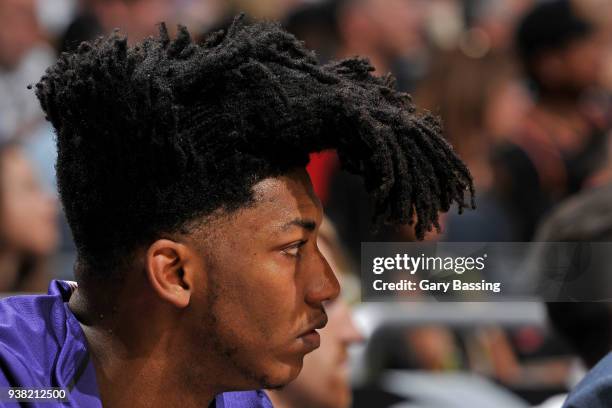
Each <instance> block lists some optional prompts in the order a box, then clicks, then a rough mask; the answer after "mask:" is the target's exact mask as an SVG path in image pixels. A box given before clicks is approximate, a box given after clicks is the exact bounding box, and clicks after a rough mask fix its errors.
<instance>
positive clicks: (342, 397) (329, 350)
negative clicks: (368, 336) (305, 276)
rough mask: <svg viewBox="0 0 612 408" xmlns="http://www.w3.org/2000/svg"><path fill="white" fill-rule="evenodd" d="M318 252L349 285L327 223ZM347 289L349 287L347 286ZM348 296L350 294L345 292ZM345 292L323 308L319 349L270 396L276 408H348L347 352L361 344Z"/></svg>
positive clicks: (332, 232) (348, 275) (343, 259)
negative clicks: (324, 322) (293, 377)
mask: <svg viewBox="0 0 612 408" xmlns="http://www.w3.org/2000/svg"><path fill="white" fill-rule="evenodd" d="M318 244H319V248H320V250H321V253H322V254H323V255H324V256H325V259H327V261H328V262H329V264H330V266H331V268H332V269H333V270H334V272H335V273H336V276H337V277H338V279H339V280H340V283H341V284H343V285H344V283H346V282H350V278H351V275H350V274H348V272H349V271H348V268H349V266H348V261H347V259H346V257H345V255H344V254H343V252H342V249H341V247H340V242H339V241H338V237H337V235H336V232H335V230H334V227H333V225H332V224H331V223H330V222H329V220H327V219H326V220H324V221H323V223H322V224H321V228H320V230H319V238H318ZM349 287H350V286H349ZM349 293H350V292H349ZM346 295H347V292H346V291H344V288H343V296H340V297H338V298H337V299H335V300H334V301H332V302H330V303H328V304H326V306H325V309H326V311H327V315H328V317H329V321H328V324H327V326H326V327H325V328H324V329H322V330H320V333H321V346H320V347H319V349H317V350H315V351H314V352H312V353H310V354H309V355H307V356H306V357H305V358H304V366H303V368H302V371H301V372H300V375H299V376H298V378H297V379H296V380H294V381H293V382H292V383H290V384H289V385H288V386H286V387H285V388H283V389H282V390H281V391H273V392H270V393H269V395H270V398H271V400H272V402H273V403H274V407H276V408H348V407H349V406H351V387H350V383H349V372H348V353H347V348H348V347H349V346H350V345H351V344H353V343H356V342H359V341H361V340H362V337H361V334H360V333H359V331H358V330H357V328H356V327H355V325H354V323H353V320H352V317H351V310H350V308H349V306H348V303H347V298H346Z"/></svg>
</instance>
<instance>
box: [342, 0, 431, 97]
mask: <svg viewBox="0 0 612 408" xmlns="http://www.w3.org/2000/svg"><path fill="white" fill-rule="evenodd" d="M426 12H427V2H426V1H424V0H345V1H343V2H342V3H341V5H340V9H339V13H338V31H339V35H340V41H341V46H340V49H339V50H338V55H337V56H338V57H352V56H355V55H363V56H366V57H367V58H368V59H369V60H370V62H371V63H372V65H373V66H374V67H375V68H376V72H377V73H378V74H379V75H384V74H386V73H387V72H392V73H393V74H394V75H395V77H396V78H397V85H398V88H399V89H400V90H404V91H411V90H413V89H414V86H415V81H416V80H417V79H418V78H420V77H421V76H422V73H423V69H424V61H423V57H424V55H423V50H424V45H425V42H424V38H423V33H424V24H425V17H426Z"/></svg>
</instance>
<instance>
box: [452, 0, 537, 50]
mask: <svg viewBox="0 0 612 408" xmlns="http://www.w3.org/2000/svg"><path fill="white" fill-rule="evenodd" d="M534 2H535V1H534V0H466V1H465V2H464V4H465V6H464V7H465V20H466V26H467V28H468V30H467V31H466V33H465V35H466V36H468V37H471V38H476V37H479V38H480V41H481V42H482V43H481V44H482V46H484V47H485V48H486V50H496V51H508V50H509V49H510V48H511V46H512V43H513V41H512V37H513V34H514V31H515V28H516V24H517V22H518V19H519V18H520V17H521V16H522V15H523V14H524V13H525V12H526V11H527V10H528V9H529V8H530V7H531V6H532V5H533V3H534ZM464 38H467V37H465V36H464Z"/></svg>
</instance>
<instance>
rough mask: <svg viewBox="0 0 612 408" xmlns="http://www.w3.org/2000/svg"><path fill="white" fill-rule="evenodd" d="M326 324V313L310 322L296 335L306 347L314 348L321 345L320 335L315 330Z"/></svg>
mask: <svg viewBox="0 0 612 408" xmlns="http://www.w3.org/2000/svg"><path fill="white" fill-rule="evenodd" d="M326 325H327V315H326V314H323V315H321V317H320V318H319V319H318V320H316V321H315V322H314V323H312V324H311V325H310V326H308V328H307V329H306V330H305V331H304V332H302V334H300V335H299V336H298V339H299V340H301V341H302V342H303V343H304V345H305V346H306V348H308V349H311V350H314V349H316V348H318V347H319V346H320V345H321V335H320V334H319V332H317V330H319V329H322V328H324V327H325V326H326Z"/></svg>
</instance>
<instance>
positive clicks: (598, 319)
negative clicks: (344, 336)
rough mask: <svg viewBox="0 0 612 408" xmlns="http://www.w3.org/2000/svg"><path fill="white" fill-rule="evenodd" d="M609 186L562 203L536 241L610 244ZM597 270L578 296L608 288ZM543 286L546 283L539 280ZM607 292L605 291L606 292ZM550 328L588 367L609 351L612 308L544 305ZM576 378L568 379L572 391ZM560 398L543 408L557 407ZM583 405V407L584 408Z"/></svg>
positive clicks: (611, 187)
mask: <svg viewBox="0 0 612 408" xmlns="http://www.w3.org/2000/svg"><path fill="white" fill-rule="evenodd" d="M610 202H612V184H608V185H606V186H602V187H599V188H595V189H591V190H588V191H586V192H583V193H581V194H579V195H576V196H575V197H572V198H571V199H569V200H566V201H565V202H563V203H562V204H561V205H560V206H559V208H557V209H556V210H555V211H554V212H553V213H552V214H551V215H550V217H548V218H547V219H546V220H545V221H544V223H543V224H542V225H541V226H540V228H539V229H538V232H537V234H536V241H537V242H540V241H542V242H585V243H590V242H597V241H600V242H610V241H612V211H610ZM607 266H609V265H605V267H606V269H604V270H598V271H597V273H598V274H599V275H600V276H599V277H600V279H590V280H589V282H588V283H589V284H590V285H591V287H590V288H582V289H581V292H582V293H581V294H582V295H583V296H584V295H586V296H592V297H590V298H589V299H596V296H597V293H598V292H600V290H599V289H600V287H601V286H602V285H603V286H604V288H609V283H610V282H609V279H608V278H607V277H608V276H609V271H608V270H607ZM542 281H543V282H544V283H543V284H544V285H547V283H546V280H545V278H544V277H542ZM608 292H609V291H608ZM547 309H548V315H549V319H550V322H551V324H552V327H553V328H554V329H555V330H556V331H557V332H558V333H559V334H560V335H561V337H562V338H563V339H564V340H565V341H566V342H567V343H568V344H569V346H570V347H571V348H572V350H573V351H574V352H575V353H576V354H577V355H578V357H580V360H581V363H582V364H581V366H582V369H581V370H580V371H582V372H584V368H585V367H586V368H587V369H590V368H592V367H593V366H595V365H596V364H597V362H598V361H599V360H601V359H602V358H603V357H605V355H606V354H608V352H609V351H610V350H611V349H612V307H611V306H610V303H608V302H555V303H547ZM579 379H580V378H570V379H569V381H568V388H572V387H573V386H574V385H575V384H576V383H577V381H578V380H579ZM563 397H564V396H560V397H557V398H554V399H551V400H550V401H549V402H548V403H547V404H546V405H543V407H544V406H545V407H547V408H548V407H560V406H561V403H562V401H563V399H564V398H563ZM585 406H586V405H585Z"/></svg>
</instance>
